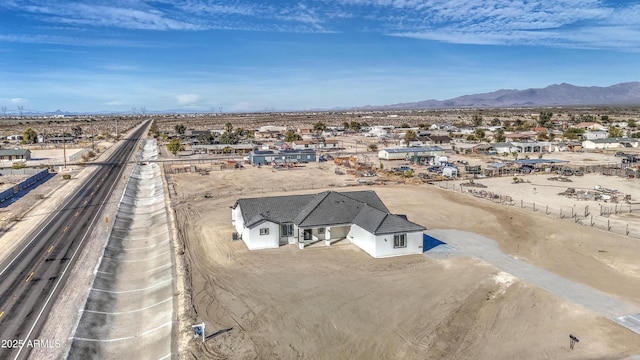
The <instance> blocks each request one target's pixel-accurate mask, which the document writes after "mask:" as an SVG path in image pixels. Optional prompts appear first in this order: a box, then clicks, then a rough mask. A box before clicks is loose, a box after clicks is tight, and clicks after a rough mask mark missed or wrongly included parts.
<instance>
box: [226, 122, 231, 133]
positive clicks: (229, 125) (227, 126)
mask: <svg viewBox="0 0 640 360" xmlns="http://www.w3.org/2000/svg"><path fill="white" fill-rule="evenodd" d="M224 131H225V132H228V133H230V132H232V131H233V124H231V123H230V122H228V123H226V124H224Z"/></svg>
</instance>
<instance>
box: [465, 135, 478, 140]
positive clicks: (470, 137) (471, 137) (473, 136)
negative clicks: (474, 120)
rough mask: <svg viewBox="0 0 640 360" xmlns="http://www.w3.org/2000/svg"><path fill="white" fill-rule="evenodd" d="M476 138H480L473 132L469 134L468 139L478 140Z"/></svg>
mask: <svg viewBox="0 0 640 360" xmlns="http://www.w3.org/2000/svg"><path fill="white" fill-rule="evenodd" d="M476 140H478V138H477V137H476V136H475V135H473V134H469V135H467V141H476Z"/></svg>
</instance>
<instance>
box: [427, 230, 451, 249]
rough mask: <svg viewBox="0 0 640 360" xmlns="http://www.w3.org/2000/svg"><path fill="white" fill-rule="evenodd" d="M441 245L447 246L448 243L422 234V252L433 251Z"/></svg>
mask: <svg viewBox="0 0 640 360" xmlns="http://www.w3.org/2000/svg"><path fill="white" fill-rule="evenodd" d="M441 245H445V246H446V245H447V243H446V242H443V241H440V240H438V239H436V238H434V237H432V236H429V235H427V234H425V233H422V252H427V251H429V250H433V249H435V248H437V247H438V246H441Z"/></svg>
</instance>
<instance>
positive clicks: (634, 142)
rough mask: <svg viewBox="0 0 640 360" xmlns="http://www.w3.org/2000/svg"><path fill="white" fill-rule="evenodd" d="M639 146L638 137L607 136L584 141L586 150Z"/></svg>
mask: <svg viewBox="0 0 640 360" xmlns="http://www.w3.org/2000/svg"><path fill="white" fill-rule="evenodd" d="M632 147H633V148H637V147H638V139H631V138H606V139H595V140H585V141H583V142H582V148H583V149H586V150H593V149H617V148H632Z"/></svg>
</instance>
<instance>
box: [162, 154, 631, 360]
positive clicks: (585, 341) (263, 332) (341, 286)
mask: <svg viewBox="0 0 640 360" xmlns="http://www.w3.org/2000/svg"><path fill="white" fill-rule="evenodd" d="M333 168H334V167H333V166H332V165H326V163H325V164H323V163H320V164H308V165H307V166H306V167H304V168H300V169H294V170H280V171H278V170H273V169H272V168H269V167H262V168H257V167H251V166H248V167H245V168H244V169H239V170H220V171H211V172H210V173H209V175H198V174H192V173H187V174H173V175H171V178H170V184H171V185H170V193H171V196H172V206H173V208H174V210H175V212H176V217H177V224H178V233H179V240H180V241H181V242H182V244H183V246H184V257H185V260H186V262H187V265H188V269H189V272H188V274H187V286H188V287H190V288H191V294H192V299H191V300H192V307H191V308H190V314H189V316H190V317H191V319H192V321H193V323H199V322H201V321H204V322H205V323H206V324H207V335H212V334H215V336H211V337H210V338H209V339H208V340H207V341H206V342H205V343H202V342H201V341H200V340H195V339H194V340H192V341H191V342H190V344H189V347H188V349H189V350H188V354H184V355H185V357H186V358H194V359H195V358H212V359H216V358H218V359H223V358H230V359H248V358H273V359H276V358H282V359H287V358H313V359H337V358H360V359H371V358H378V359H382V358H391V359H394V358H395V359H514V358H527V359H620V358H627V357H630V356H634V355H637V354H640V341H639V340H640V335H638V334H636V333H634V332H632V331H630V330H628V329H626V328H623V327H622V326H620V325H617V324H616V323H614V322H613V321H610V320H608V319H607V318H605V317H604V316H602V315H600V314H598V313H596V312H593V311H591V310H588V309H586V308H583V307H581V306H579V305H576V304H574V303H572V302H570V301H567V300H566V299H564V298H562V297H559V296H556V295H554V294H552V293H549V292H547V291H545V290H542V289H540V288H538V287H536V286H534V285H532V284H530V283H528V282H526V281H523V280H520V279H516V278H513V277H512V276H511V275H509V274H506V273H504V272H502V271H499V270H498V269H497V268H495V267H493V266H492V265H490V264H488V263H486V262H484V261H482V260H479V259H476V258H472V257H450V258H442V259H434V258H430V257H426V256H422V255H415V256H405V257H395V258H387V259H373V258H371V257H370V256H369V255H367V254H366V253H365V252H364V251H361V250H360V249H358V248H357V247H355V246H354V245H352V244H350V243H348V242H346V241H343V242H338V243H337V244H335V245H332V246H330V247H324V246H322V247H320V246H318V247H314V246H312V247H309V248H305V249H304V250H300V249H298V248H297V247H295V246H294V245H287V246H283V247H280V248H279V249H273V250H262V251H249V250H247V248H246V246H245V245H244V244H243V243H242V241H232V240H231V235H232V232H233V231H234V230H233V228H232V226H231V215H230V209H229V207H230V206H232V205H233V204H234V202H235V201H236V200H237V199H238V198H240V197H257V196H271V195H283V194H295V193H315V192H320V191H323V190H327V189H333V190H337V191H349V190H363V189H371V190H375V191H376V192H377V193H378V195H379V196H380V197H381V198H382V200H383V201H384V202H385V204H386V205H387V206H388V207H389V209H390V210H391V211H392V212H394V213H401V214H406V215H407V216H408V218H409V219H410V220H412V221H414V222H417V223H419V224H422V225H424V226H426V227H428V228H429V229H459V230H465V231H469V232H473V233H477V234H480V235H483V236H486V237H488V238H490V239H493V240H495V241H496V242H497V244H498V246H499V248H500V249H501V250H502V251H503V252H505V253H506V254H510V255H512V256H517V258H519V259H522V260H524V261H527V262H529V263H530V264H533V265H536V266H539V267H541V268H544V269H546V270H549V271H551V272H553V273H555V274H557V275H559V276H562V277H564V278H566V279H569V280H571V281H574V282H577V283H581V284H584V285H587V286H589V287H591V288H593V289H596V290H599V291H601V292H604V293H607V294H610V295H612V296H615V297H616V298H619V299H621V300H624V301H626V302H628V303H630V304H633V305H635V306H640V267H639V266H638V263H637V254H638V253H640V240H638V239H634V238H631V237H626V236H620V235H616V234H612V233H609V232H604V231H601V230H598V229H595V228H592V227H590V226H583V225H580V224H577V223H574V222H572V221H569V220H566V219H564V220H562V219H558V218H555V217H550V216H545V215H544V214H540V213H539V212H532V211H529V210H526V209H520V208H518V207H516V206H505V205H501V204H496V203H492V202H491V201H488V200H484V199H479V198H476V197H473V196H471V195H469V194H466V193H460V191H452V190H447V189H441V188H440V187H439V186H434V185H427V184H421V185H415V184H414V185H407V184H394V185H386V186H368V187H345V186H344V185H345V184H347V183H352V182H351V181H350V180H349V179H348V178H349V177H348V176H338V175H335V174H334V171H333V170H334V169H333ZM504 179H506V178H504ZM504 179H490V180H491V181H495V183H492V182H491V181H486V182H485V183H486V185H487V186H488V187H492V186H494V187H495V188H496V189H499V190H501V191H503V192H510V191H511V192H513V194H512V196H514V197H516V194H517V193H518V191H522V195H523V196H524V194H525V193H531V195H532V196H535V197H536V199H542V197H544V199H545V201H546V200H547V198H548V199H549V202H551V201H556V200H557V201H562V197H560V196H559V195H557V194H555V193H554V192H556V191H557V190H558V189H555V188H554V189H552V190H549V191H550V193H549V194H547V193H546V190H543V187H541V186H538V188H539V190H540V192H538V193H536V194H533V193H532V189H531V188H532V187H533V185H531V184H511V183H510V182H509V181H508V179H506V180H504ZM535 181H540V182H544V181H546V180H544V179H543V178H540V179H535ZM581 181H585V183H584V184H582V183H580V186H584V187H593V186H594V185H601V186H603V187H607V188H618V189H620V190H621V191H623V190H624V191H626V190H628V191H636V193H637V183H634V184H630V183H627V182H628V180H626V179H619V178H612V177H602V179H600V178H591V179H590V177H589V176H584V177H583V178H582V179H581ZM531 183H534V181H532V182H531ZM625 184H626V185H625ZM562 185H563V186H564V185H565V184H562ZM576 186H577V184H576ZM625 186H627V187H625ZM525 187H526V188H525ZM545 189H546V188H545ZM206 192H209V194H210V196H209V197H207V198H205V197H203V196H200V195H201V194H203V193H206ZM188 194H192V195H193V194H200V195H198V196H196V195H193V196H188ZM552 199H555V200H552ZM632 220H633V219H632ZM229 329H230V330H229ZM225 330H229V331H225ZM569 334H573V335H575V336H577V337H578V338H580V343H579V344H577V345H576V347H575V348H574V349H573V350H571V349H569V339H568V336H569Z"/></svg>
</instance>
